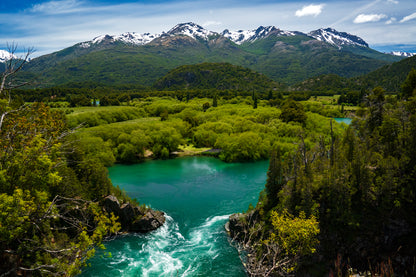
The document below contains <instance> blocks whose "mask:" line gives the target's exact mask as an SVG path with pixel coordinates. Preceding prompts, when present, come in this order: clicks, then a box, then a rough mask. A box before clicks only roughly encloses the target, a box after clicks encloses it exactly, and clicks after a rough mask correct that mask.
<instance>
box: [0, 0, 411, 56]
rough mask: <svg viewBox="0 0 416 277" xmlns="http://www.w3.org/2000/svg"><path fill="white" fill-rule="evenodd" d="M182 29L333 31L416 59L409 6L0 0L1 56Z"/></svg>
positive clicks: (242, 0) (336, 1)
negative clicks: (12, 48) (14, 48)
mask: <svg viewBox="0 0 416 277" xmlns="http://www.w3.org/2000/svg"><path fill="white" fill-rule="evenodd" d="M182 22H195V23H197V24H199V25H202V26H203V27H205V28H207V29H209V30H211V31H216V32H221V31H223V30H224V29H230V30H240V29H243V30H246V29H247V30H251V29H256V28H257V27H258V26H261V25H262V26H269V25H274V26H276V27H278V28H280V29H283V30H289V31H302V32H309V31H312V30H315V29H318V28H323V27H332V28H335V29H336V30H338V31H343V32H348V33H351V34H355V35H358V36H360V37H361V38H363V39H364V40H365V41H366V42H367V43H369V44H370V47H372V48H375V49H378V50H382V51H389V50H406V51H410V52H416V1H415V0H365V1H362V0H331V1H298V0H295V1H286V0H284V1H272V0H251V1H248V0H239V1H237V0H231V1H227V0H208V1H199V0H197V1H177V0H153V1H150V0H141V1H134V0H121V1H119V0H99V1H97V0H53V1H43V0H35V1H26V0H23V1H21V0H14V1H13V0H10V1H9V0H1V2H0V49H4V50H7V43H9V44H10V43H15V44H18V46H19V49H23V48H27V47H34V48H35V50H36V52H35V54H34V55H33V56H39V55H43V54H47V53H51V52H54V51H58V50H61V49H63V48H66V47H69V46H72V45H73V44H75V43H78V42H82V41H87V40H91V39H93V38H94V37H97V36H99V35H103V34H110V35H117V34H121V33H124V32H137V33H145V32H150V33H161V32H163V31H168V30H169V29H170V28H172V27H173V26H174V25H176V24H177V23H182Z"/></svg>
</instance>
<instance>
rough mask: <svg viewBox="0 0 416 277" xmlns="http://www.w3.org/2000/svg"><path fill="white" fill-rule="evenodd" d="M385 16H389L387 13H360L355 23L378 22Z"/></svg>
mask: <svg viewBox="0 0 416 277" xmlns="http://www.w3.org/2000/svg"><path fill="white" fill-rule="evenodd" d="M384 18H387V15H385V14H363V13H362V14H359V15H357V17H356V18H355V19H354V21H353V22H354V23H356V24H359V23H367V22H377V21H380V20H382V19H384Z"/></svg>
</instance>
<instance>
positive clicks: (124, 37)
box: [79, 32, 160, 48]
mask: <svg viewBox="0 0 416 277" xmlns="http://www.w3.org/2000/svg"><path fill="white" fill-rule="evenodd" d="M157 37H160V35H159V34H150V33H144V34H138V33H135V32H132V33H130V32H127V33H123V34H121V35H115V36H110V35H102V36H98V37H96V38H94V39H93V40H91V41H86V42H82V43H80V44H79V47H81V48H88V47H91V46H92V45H93V44H99V43H101V42H104V41H109V42H117V41H120V42H124V43H126V44H134V45H144V44H147V43H149V42H151V41H152V40H154V39H155V38H157Z"/></svg>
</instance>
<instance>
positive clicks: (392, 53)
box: [386, 51, 416, 58]
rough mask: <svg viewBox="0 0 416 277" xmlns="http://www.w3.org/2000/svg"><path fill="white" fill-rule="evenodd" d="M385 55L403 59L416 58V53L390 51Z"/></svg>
mask: <svg viewBox="0 0 416 277" xmlns="http://www.w3.org/2000/svg"><path fill="white" fill-rule="evenodd" d="M386 54H390V55H393V56H398V57H405V58H409V57H413V56H416V53H410V52H403V51H391V52H389V53H386Z"/></svg>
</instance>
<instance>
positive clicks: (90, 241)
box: [0, 45, 416, 276]
mask: <svg viewBox="0 0 416 277" xmlns="http://www.w3.org/2000/svg"><path fill="white" fill-rule="evenodd" d="M267 47H268V46H267V45H263V48H264V49H263V50H264V51H266V50H265V49H266V48H267ZM308 47H310V45H309V46H308ZM254 50H256V51H259V50H258V49H257V48H256V49H251V50H250V49H249V47H247V49H246V51H254ZM295 65H297V64H295ZM298 66H304V65H303V64H299V65H298ZM15 69H16V70H18V69H19V67H16V64H9V67H6V69H5V74H3V75H2V78H3V80H6V78H8V76H9V75H7V73H11V75H13V74H14V73H16V71H13V70H15ZM7 70H11V71H9V72H7ZM343 70H347V69H345V68H344V69H343ZM379 72H381V71H379ZM374 74H375V75H374ZM380 74H382V73H377V72H376V73H373V75H374V76H381V75H380ZM401 75H403V74H401ZM328 76H329V77H328ZM328 76H327V77H325V78H322V79H320V80H319V81H320V82H321V83H320V84H327V85H328V87H326V88H323V85H322V86H321V85H317V83H314V82H312V81H309V83H308V82H306V81H305V82H306V83H305V84H307V85H310V86H312V87H313V89H303V90H302V89H299V90H298V91H291V90H289V89H288V88H287V87H285V86H282V85H280V84H278V83H277V82H275V81H272V80H270V79H269V78H267V77H266V76H264V75H262V74H259V73H256V72H254V71H252V70H250V69H245V68H242V67H240V66H233V65H231V64H226V63H225V64H223V63H220V64H206V63H205V64H199V65H194V66H190V65H188V66H181V67H179V68H176V69H174V70H172V71H170V72H169V73H168V74H167V75H165V77H162V78H160V79H159V80H158V81H156V82H155V83H154V85H153V87H140V88H139V87H130V86H128V87H127V88H124V89H123V87H122V86H121V85H120V86H119V87H112V88H109V87H106V86H100V85H99V84H97V83H73V84H72V85H68V86H56V87H49V88H42V89H40V88H39V89H33V88H30V89H24V88H13V87H3V86H2V87H1V89H0V112H1V120H0V147H1V149H2V151H1V153H0V270H1V272H0V273H2V274H4V276H8V275H10V276H75V275H77V274H79V273H80V272H81V271H82V267H83V266H85V265H87V264H88V259H89V258H91V257H92V256H93V255H94V253H95V251H96V249H97V248H100V247H101V248H103V247H104V245H103V241H105V240H106V239H108V238H111V237H112V236H115V235H117V234H119V233H120V232H121V231H122V222H120V217H117V216H116V215H115V214H114V213H112V212H108V210H106V209H105V208H104V201H105V197H107V196H109V195H114V196H115V197H117V198H118V201H120V203H124V204H125V203H127V202H129V203H134V205H135V208H137V209H142V210H146V209H148V208H147V207H146V205H145V203H144V204H142V206H139V201H138V200H136V199H130V198H129V197H128V195H126V193H124V192H123V191H122V190H121V189H119V188H118V187H115V186H113V184H112V183H111V180H110V179H109V177H108V170H107V167H109V166H112V165H114V164H115V163H122V164H132V163H141V162H146V161H147V160H149V159H169V158H174V157H176V156H181V155H209V156H214V157H216V158H218V159H221V160H222V161H225V162H227V163H233V162H253V161H259V160H267V159H268V160H269V169H268V172H267V182H266V184H265V189H264V190H263V192H262V193H261V194H260V195H259V200H258V203H257V204H256V205H251V206H250V207H247V208H248V210H247V212H246V213H243V214H236V215H233V216H231V217H230V222H229V224H228V226H229V227H228V228H229V232H230V236H231V240H232V242H233V243H234V244H235V246H236V247H237V248H239V249H241V250H243V251H244V253H246V262H245V263H244V266H245V269H246V270H247V273H248V274H249V275H251V276H291V275H302V274H303V275H306V274H311V275H313V276H325V275H329V276H348V274H353V273H358V272H360V273H365V272H366V274H368V275H370V276H371V275H373V276H396V275H397V276H412V275H414V274H416V271H415V257H416V256H415V249H414V246H413V242H414V241H415V239H416V238H415V234H416V233H415V227H416V226H415V223H416V222H415V219H416V215H415V211H416V207H415V200H416V199H415V195H416V191H415V187H414V184H415V182H416V137H415V133H416V117H415V116H416V115H415V112H416V70H415V69H411V70H409V71H408V72H406V76H407V77H405V79H404V81H403V82H401V87H400V90H396V91H395V92H394V93H392V91H386V90H385V89H384V88H383V87H380V86H371V84H373V83H371V82H369V83H366V84H365V85H363V86H359V87H355V86H352V87H351V88H349V89H344V90H339V91H336V92H333V93H328V90H330V89H332V88H333V87H334V83H336V84H339V85H340V86H344V85H348V82H346V81H345V80H344V79H342V78H341V77H337V76H335V75H328ZM369 76H370V75H369ZM391 80H393V79H391ZM370 86H371V88H370ZM319 91H321V92H323V93H318V92H319ZM338 117H351V118H353V120H352V123H351V125H348V126H347V125H345V124H338V123H336V122H335V121H334V120H333V118H338ZM139 219H140V218H139V217H137V218H135V219H134V220H139ZM107 254H108V255H111V253H107ZM376 274H378V275H376Z"/></svg>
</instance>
